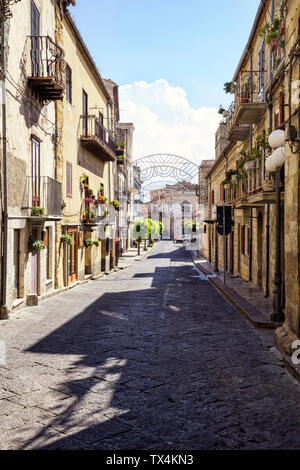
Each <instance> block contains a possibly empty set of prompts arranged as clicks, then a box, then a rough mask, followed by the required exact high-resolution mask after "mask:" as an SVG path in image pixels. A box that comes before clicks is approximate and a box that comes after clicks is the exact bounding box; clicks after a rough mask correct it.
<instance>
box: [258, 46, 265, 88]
mask: <svg viewBox="0 0 300 470" xmlns="http://www.w3.org/2000/svg"><path fill="white" fill-rule="evenodd" d="M258 61H259V65H258V67H259V85H258V88H259V90H258V94H259V96H263V93H264V87H265V74H264V70H265V39H264V38H263V40H262V43H261V46H260V48H259V59H258Z"/></svg>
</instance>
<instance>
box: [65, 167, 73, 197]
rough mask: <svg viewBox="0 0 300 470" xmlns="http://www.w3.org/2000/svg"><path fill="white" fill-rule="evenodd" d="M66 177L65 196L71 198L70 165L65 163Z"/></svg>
mask: <svg viewBox="0 0 300 470" xmlns="http://www.w3.org/2000/svg"><path fill="white" fill-rule="evenodd" d="M66 170H67V177H66V182H67V184H66V187H67V191H66V193H67V196H68V197H72V163H70V162H67V164H66Z"/></svg>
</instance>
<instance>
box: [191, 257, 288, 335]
mask: <svg viewBox="0 0 300 470" xmlns="http://www.w3.org/2000/svg"><path fill="white" fill-rule="evenodd" d="M193 258H194V262H195V264H196V266H197V267H198V268H199V269H200V271H202V272H203V273H204V274H206V275H207V276H208V278H209V280H210V281H211V282H212V283H213V284H214V285H215V286H216V287H217V288H218V289H219V290H220V291H221V292H222V293H223V294H224V295H225V296H226V297H227V298H228V299H229V300H230V301H231V302H232V303H233V305H234V306H235V307H236V308H238V309H239V310H240V311H241V312H242V313H243V314H244V316H245V317H246V318H247V319H248V320H249V321H250V323H251V324H252V325H253V326H256V327H258V328H273V329H274V328H277V327H279V326H280V325H281V323H275V322H273V321H271V314H272V312H273V304H272V301H271V300H270V298H269V297H267V298H266V297H265V295H264V293H263V291H262V290H261V289H259V288H258V287H257V286H255V285H254V284H252V283H251V282H247V281H245V280H244V279H242V278H241V277H239V276H236V275H233V274H231V273H229V272H227V273H226V282H225V284H224V272H223V271H222V270H220V271H219V272H218V273H215V272H214V265H213V264H212V263H209V262H208V261H207V260H206V259H205V258H203V257H200V258H197V257H196V252H193Z"/></svg>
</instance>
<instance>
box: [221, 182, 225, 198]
mask: <svg viewBox="0 0 300 470" xmlns="http://www.w3.org/2000/svg"><path fill="white" fill-rule="evenodd" d="M224 196H225V193H224V185H223V184H220V201H224V200H225V198H224Z"/></svg>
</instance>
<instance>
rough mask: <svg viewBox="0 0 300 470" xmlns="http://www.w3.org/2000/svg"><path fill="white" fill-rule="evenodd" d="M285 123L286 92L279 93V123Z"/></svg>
mask: <svg viewBox="0 0 300 470" xmlns="http://www.w3.org/2000/svg"><path fill="white" fill-rule="evenodd" d="M282 124H284V94H283V91H281V92H280V93H279V125H282Z"/></svg>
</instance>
